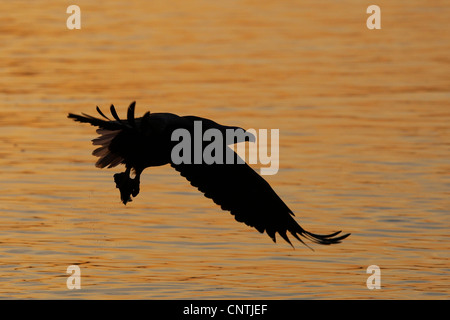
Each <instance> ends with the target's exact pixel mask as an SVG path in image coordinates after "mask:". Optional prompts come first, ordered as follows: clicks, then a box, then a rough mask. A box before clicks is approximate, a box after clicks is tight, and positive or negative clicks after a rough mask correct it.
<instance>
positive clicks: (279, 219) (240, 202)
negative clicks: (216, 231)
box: [171, 163, 349, 246]
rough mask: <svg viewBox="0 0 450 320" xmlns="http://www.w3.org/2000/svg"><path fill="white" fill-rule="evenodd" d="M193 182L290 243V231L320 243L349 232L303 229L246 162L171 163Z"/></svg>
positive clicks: (249, 222) (256, 225)
mask: <svg viewBox="0 0 450 320" xmlns="http://www.w3.org/2000/svg"><path fill="white" fill-rule="evenodd" d="M171 165H172V167H173V168H175V170H177V171H179V172H180V174H181V175H182V176H183V177H185V178H186V179H187V180H188V181H190V183H191V185H192V186H194V187H197V188H198V190H199V191H201V192H203V193H204V195H205V197H207V198H210V199H212V200H213V201H214V202H215V203H216V204H218V205H219V206H221V208H222V209H223V210H228V211H230V212H231V214H232V215H234V217H235V219H236V220H237V221H238V222H243V223H245V224H246V225H248V226H250V227H254V228H255V229H256V230H258V231H259V232H261V233H263V232H264V231H266V233H267V234H268V235H269V236H270V237H271V238H272V240H273V241H274V242H276V233H278V234H279V235H280V236H281V237H282V238H283V239H284V240H286V241H287V242H288V243H289V244H290V245H291V246H292V243H291V241H290V240H289V238H288V236H287V232H289V233H290V234H291V235H292V236H294V237H295V238H296V239H297V240H299V241H300V242H302V243H303V244H305V243H304V242H303V240H302V239H301V238H300V237H304V238H307V239H309V240H311V241H312V242H314V243H318V244H324V245H329V244H334V243H339V242H340V241H341V240H343V239H345V238H346V237H348V236H349V234H344V235H341V234H340V232H341V231H338V232H334V233H331V234H326V235H319V234H314V233H311V232H308V231H306V230H305V229H303V228H302V227H301V226H300V225H299V224H298V223H297V222H296V221H295V220H294V218H293V216H294V214H293V212H292V211H291V210H290V209H289V208H288V207H287V206H286V204H285V203H284V202H283V201H282V200H281V199H280V197H279V196H278V195H277V194H276V193H275V191H274V190H273V189H272V187H271V186H270V185H269V183H268V182H267V181H266V180H264V179H263V178H262V177H261V176H260V175H259V174H258V173H256V172H255V171H254V170H253V169H252V168H251V167H249V166H248V165H247V164H246V163H245V164H211V165H208V164H178V165H177V164H173V163H172V164H171ZM305 245H306V244H305Z"/></svg>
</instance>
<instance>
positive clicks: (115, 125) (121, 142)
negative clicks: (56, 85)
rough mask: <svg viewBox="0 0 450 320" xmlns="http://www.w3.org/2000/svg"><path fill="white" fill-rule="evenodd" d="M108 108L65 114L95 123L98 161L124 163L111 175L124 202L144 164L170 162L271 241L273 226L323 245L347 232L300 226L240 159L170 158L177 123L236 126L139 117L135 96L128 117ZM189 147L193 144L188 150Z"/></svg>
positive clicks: (190, 118) (175, 117)
mask: <svg viewBox="0 0 450 320" xmlns="http://www.w3.org/2000/svg"><path fill="white" fill-rule="evenodd" d="M110 109H111V114H112V116H113V117H114V119H113V120H111V119H109V118H108V117H107V116H105V115H104V114H103V112H102V111H101V110H100V109H99V107H97V111H98V113H99V114H100V115H101V116H102V117H103V118H104V119H101V118H95V117H92V116H89V115H86V114H84V113H83V114H82V115H76V114H72V113H70V114H69V116H68V117H69V118H71V119H74V120H75V121H79V122H84V123H89V124H91V125H93V126H97V127H98V129H97V133H99V134H100V136H99V137H98V138H96V139H94V140H92V141H93V144H94V145H98V146H100V147H98V148H97V149H95V150H94V152H93V155H95V156H97V157H99V159H98V161H97V163H96V166H97V167H99V168H105V167H108V168H112V167H115V166H117V165H119V164H125V167H126V170H125V172H122V173H117V174H115V175H114V181H115V182H116V187H117V188H119V190H120V195H121V200H122V202H123V203H124V204H126V203H127V202H128V201H131V195H132V196H133V197H136V196H137V195H138V193H139V180H140V175H141V173H142V171H143V170H144V169H145V168H147V167H154V166H161V165H165V164H170V165H171V166H172V167H173V168H174V169H175V170H177V171H178V172H180V174H181V175H182V176H183V177H185V178H186V179H187V180H188V181H189V182H190V183H191V185H192V186H194V187H196V188H198V190H200V191H201V192H203V193H204V195H205V196H206V197H207V198H211V199H212V200H213V201H214V202H215V203H216V204H218V205H219V206H220V207H221V208H222V209H223V210H228V211H230V212H231V214H232V215H234V217H235V219H236V220H237V221H239V222H244V223H245V224H247V225H248V226H250V227H254V228H256V229H257V230H258V231H259V232H261V233H263V232H264V231H266V232H267V234H268V235H269V236H270V238H272V240H273V241H274V242H276V238H275V234H276V233H277V232H278V233H279V234H280V236H281V237H282V238H283V239H284V240H286V241H287V242H288V243H289V244H290V245H291V246H292V243H291V241H290V240H289V238H288V236H287V234H286V233H287V232H288V231H289V233H290V234H291V235H293V236H294V237H295V238H296V239H297V240H299V241H300V242H302V243H303V244H305V243H304V242H303V240H302V239H301V238H300V237H299V236H302V237H305V238H307V239H309V240H311V241H312V242H315V243H318V244H324V245H328V244H333V243H339V242H340V241H341V240H343V239H345V238H346V237H348V236H349V234H344V235H342V234H340V233H341V231H338V232H334V233H331V234H326V235H319V234H314V233H311V232H308V231H306V230H305V229H303V228H302V227H301V226H300V225H299V224H298V223H297V222H296V221H295V220H294V218H293V216H294V213H293V212H292V211H291V210H290V209H289V208H288V207H287V206H286V204H285V203H284V202H283V201H282V200H281V199H280V197H279V196H278V195H277V194H276V193H275V191H274V190H273V189H272V188H271V186H270V185H269V184H268V183H267V181H266V180H264V179H263V178H262V177H261V176H260V175H259V174H258V173H256V172H255V171H254V170H253V169H252V168H251V167H249V166H248V165H247V164H246V163H245V161H243V163H241V164H239V163H236V162H234V164H227V163H224V164H219V163H212V164H207V163H204V162H202V163H194V162H191V164H187V163H186V162H185V163H179V164H176V163H174V161H172V157H171V152H172V149H173V148H174V146H175V144H176V143H177V141H173V140H172V133H173V132H174V131H175V130H176V129H185V130H187V131H188V132H190V133H192V134H194V123H195V122H198V121H201V124H202V130H204V131H205V130H208V129H217V130H219V131H220V132H222V133H224V134H225V131H226V130H227V129H233V130H237V129H241V128H238V127H229V126H223V125H220V124H218V123H216V122H214V121H212V120H208V119H204V118H200V117H195V116H178V115H175V114H171V113H150V112H147V113H145V114H144V116H143V117H141V118H135V116H134V109H135V102H133V103H131V105H130V106H129V108H128V114H127V119H120V118H119V116H118V115H117V112H116V110H115V108H114V106H113V105H111V108H110ZM241 130H243V129H241ZM249 136H251V135H246V137H247V138H248V137H249ZM245 140H249V139H245ZM250 140H251V139H250ZM242 141H244V140H242V139H241V140H236V141H234V142H233V143H235V142H242ZM223 148H224V149H226V151H225V153H227V152H228V154H229V152H232V155H233V156H234V157H235V159H237V158H239V157H238V155H237V154H236V153H235V152H234V151H233V150H231V149H230V148H229V147H227V145H226V143H224V145H223ZM200 151H201V150H200ZM194 153H195V150H193V152H192V156H193V154H194ZM239 159H240V158H239ZM241 160H242V159H241ZM132 169H133V171H134V172H135V174H136V176H135V178H131V177H130V173H131V170H132ZM305 245H306V244H305Z"/></svg>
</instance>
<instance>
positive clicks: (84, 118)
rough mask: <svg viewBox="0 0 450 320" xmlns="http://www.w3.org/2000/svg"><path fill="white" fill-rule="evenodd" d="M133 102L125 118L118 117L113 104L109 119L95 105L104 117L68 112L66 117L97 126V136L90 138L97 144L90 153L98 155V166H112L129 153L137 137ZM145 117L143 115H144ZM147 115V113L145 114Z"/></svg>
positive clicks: (122, 161) (137, 129)
mask: <svg viewBox="0 0 450 320" xmlns="http://www.w3.org/2000/svg"><path fill="white" fill-rule="evenodd" d="M135 105H136V103H135V102H132V103H131V104H130V106H129V107H128V113H127V119H120V118H119V116H118V115H117V112H116V109H115V107H114V105H111V107H110V111H111V115H112V116H113V118H114V120H111V119H109V118H108V117H107V116H105V114H104V113H103V112H102V111H101V110H100V108H99V107H97V112H98V113H99V114H100V115H101V116H102V117H103V118H104V119H99V118H95V117H93V116H90V115H87V114H84V113H82V114H81V115H77V114H73V113H69V115H68V118H70V119H73V120H75V121H78V122H82V123H89V124H91V125H93V126H96V127H98V129H97V133H98V134H100V136H99V137H97V138H95V139H93V140H92V143H93V144H94V145H98V146H99V147H97V149H95V150H94V151H93V152H92V154H93V155H94V156H97V157H99V159H98V161H97V163H96V164H95V165H96V166H97V167H99V168H105V167H108V168H112V167H115V166H117V165H119V164H121V163H125V159H126V158H127V157H129V155H130V154H131V152H130V149H132V148H133V147H134V145H133V144H135V143H136V142H137V141H139V139H137V138H136V137H139V134H138V131H139V129H140V128H139V127H138V126H137V125H136V119H135V118H134V110H135ZM144 117H145V116H144ZM147 117H148V114H147Z"/></svg>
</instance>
